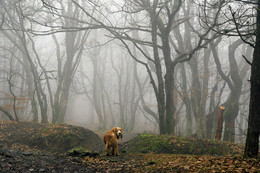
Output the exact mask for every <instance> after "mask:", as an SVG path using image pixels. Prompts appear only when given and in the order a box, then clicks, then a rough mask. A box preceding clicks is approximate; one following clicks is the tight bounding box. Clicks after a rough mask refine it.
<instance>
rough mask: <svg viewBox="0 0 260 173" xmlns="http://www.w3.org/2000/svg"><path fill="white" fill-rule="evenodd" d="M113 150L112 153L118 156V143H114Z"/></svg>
mask: <svg viewBox="0 0 260 173" xmlns="http://www.w3.org/2000/svg"><path fill="white" fill-rule="evenodd" d="M113 150H114V152H113V155H115V156H118V145H115V148H113Z"/></svg>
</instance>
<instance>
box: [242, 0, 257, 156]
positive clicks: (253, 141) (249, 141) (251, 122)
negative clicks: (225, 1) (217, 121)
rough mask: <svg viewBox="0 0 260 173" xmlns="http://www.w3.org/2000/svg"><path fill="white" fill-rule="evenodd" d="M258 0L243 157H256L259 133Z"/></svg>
mask: <svg viewBox="0 0 260 173" xmlns="http://www.w3.org/2000/svg"><path fill="white" fill-rule="evenodd" d="M259 9H260V0H258V8H257V23H256V24H257V25H256V44H255V49H254V55H253V62H252V66H251V79H250V84H251V93H250V103H249V117H248V130H247V137H246V146H245V151H244V157H257V156H258V150H259V134H260V128H259V127H260V106H259V105H260V80H259V79H260V78H259V76H260V11H259Z"/></svg>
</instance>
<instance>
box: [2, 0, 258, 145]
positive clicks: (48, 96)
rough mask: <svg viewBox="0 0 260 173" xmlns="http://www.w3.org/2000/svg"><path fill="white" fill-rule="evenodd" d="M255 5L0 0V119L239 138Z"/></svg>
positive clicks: (196, 0)
mask: <svg viewBox="0 0 260 173" xmlns="http://www.w3.org/2000/svg"><path fill="white" fill-rule="evenodd" d="M257 4H258V3H257V1H247V0H245V1H238V0H226V1H224V0H207V1H201V0H153V1H150V0H125V1H124V0H93V1H85V0H35V1H31V0H12V1H9V0H0V37H1V39H0V71H1V73H0V98H1V99H0V110H1V113H0V119H1V120H7V119H8V120H15V121H20V120H23V121H34V122H42V123H64V122H65V123H69V124H72V125H79V126H83V127H85V128H89V129H92V130H105V129H111V128H112V127H114V126H120V127H122V128H123V129H124V131H126V132H128V133H130V132H132V133H136V132H138V133H140V132H149V133H160V134H173V135H177V136H187V137H190V136H193V137H199V138H209V139H214V138H215V135H216V132H217V131H216V129H217V123H218V120H219V119H218V116H219V111H220V110H219V107H220V106H224V107H225V110H224V111H223V121H222V122H220V123H221V124H222V125H223V130H221V131H220V132H219V131H218V132H219V133H220V134H222V137H221V139H223V140H225V141H230V142H238V143H244V142H245V137H246V130H247V124H248V115H249V100H250V77H251V75H250V74H251V66H250V65H251V64H252V57H253V50H254V49H255V43H256V32H255V31H256V13H257V10H256V8H257V7H256V5H257Z"/></svg>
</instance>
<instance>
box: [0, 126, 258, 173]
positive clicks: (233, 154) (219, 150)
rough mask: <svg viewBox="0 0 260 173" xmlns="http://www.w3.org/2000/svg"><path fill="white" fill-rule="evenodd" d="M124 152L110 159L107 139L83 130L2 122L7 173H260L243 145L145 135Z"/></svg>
mask: <svg viewBox="0 0 260 173" xmlns="http://www.w3.org/2000/svg"><path fill="white" fill-rule="evenodd" d="M89 142H90V143H89ZM119 148H120V151H119V156H104V152H103V150H104V144H103V141H102V140H101V139H100V138H99V137H98V136H97V135H96V134H94V133H93V132H92V131H89V130H87V129H84V128H80V127H75V126H69V125H65V124H61V125H44V124H36V123H28V122H27V123H25V122H19V123H17V122H10V121H8V122H3V121H0V172H3V173H9V172H23V173H27V172H28V173H29V172H51V173H56V172H62V173H66V172H68V173H81V172H82V173H83V172H260V159H259V158H258V159H243V158H242V151H243V146H242V145H238V144H230V143H225V142H216V141H210V140H204V139H193V138H183V137H174V136H158V135H150V134H141V135H138V136H137V137H135V138H133V139H131V140H130V141H127V142H124V143H122V144H120V146H119ZM94 151H95V152H94Z"/></svg>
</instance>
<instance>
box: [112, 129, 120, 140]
mask: <svg viewBox="0 0 260 173" xmlns="http://www.w3.org/2000/svg"><path fill="white" fill-rule="evenodd" d="M111 131H113V132H114V133H115V134H116V136H117V139H118V138H121V139H122V138H123V129H122V128H120V127H114V128H112V130H111Z"/></svg>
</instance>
